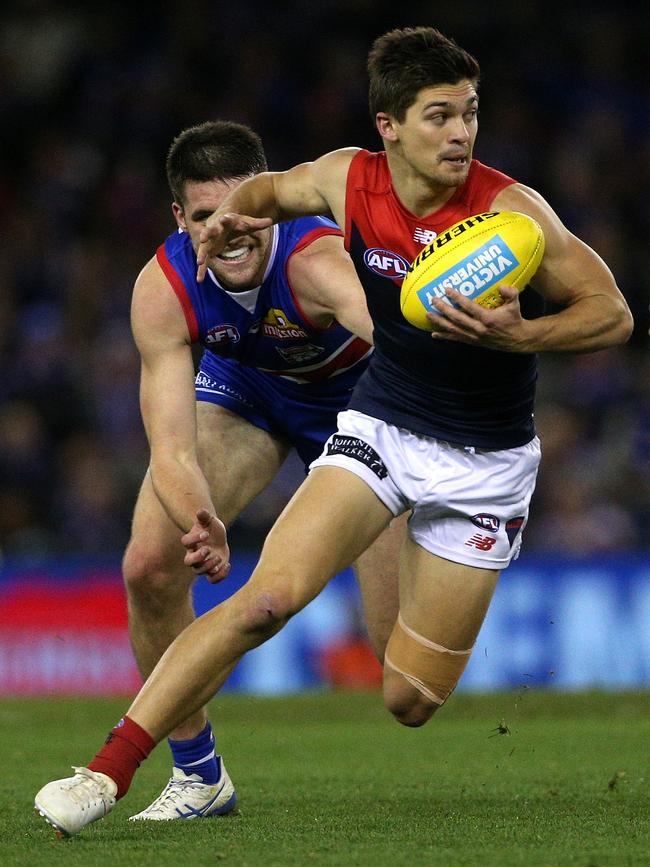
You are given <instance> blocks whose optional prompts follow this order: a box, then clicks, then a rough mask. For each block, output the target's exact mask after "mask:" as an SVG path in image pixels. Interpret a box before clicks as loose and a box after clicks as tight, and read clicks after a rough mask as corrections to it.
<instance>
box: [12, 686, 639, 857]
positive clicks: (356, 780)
mask: <svg viewBox="0 0 650 867" xmlns="http://www.w3.org/2000/svg"><path fill="white" fill-rule="evenodd" d="M127 704H128V702H125V701H117V702H116V701H102V700H94V701H89V700H49V701H43V700H39V701H36V700H35V701H21V700H9V701H4V702H3V703H2V705H0V736H1V740H0V743H1V744H2V758H3V762H2V768H3V774H2V777H1V778H0V786H1V793H2V795H1V802H0V803H1V806H2V809H1V811H0V833H1V835H2V841H3V850H2V857H1V859H0V860H1V862H2V864H3V865H5V867H9V865H12V867H13V865H21V867H22V865H35V867H39V865H48V867H49V865H63V867H76V865H79V867H82V865H83V867H94V865H114V867H121V865H137V867H167V865H174V867H176V865H193V867H194V865H197V867H202V865H221V864H227V865H235V867H248V865H265V867H271V865H300V867H302V865H344V867H348V865H349V867H354V865H372V867H393V865H409V867H415V865H440V867H461V865H471V867H492V865H494V867H510V865H512V867H523V865H526V867H528V865H547V867H561V865H581V867H605V865H608V867H609V865H611V867H625V865H630V867H642V865H650V810H649V807H650V797H649V784H650V768H649V766H648V763H649V755H650V694H648V693H645V694H642V693H636V694H629V693H626V694H618V695H617V694H599V693H595V694H580V695H561V694H553V693H543V692H537V691H534V690H521V691H516V692H513V693H502V694H498V695H493V696H485V697H475V696H469V695H463V694H457V695H455V696H453V697H452V699H450V701H449V704H448V705H447V707H445V708H444V709H443V710H442V711H441V712H440V713H439V714H438V717H437V718H436V719H434V720H433V721H432V722H431V723H430V724H429V725H428V726H426V727H425V728H423V729H417V730H412V729H405V728H402V727H400V726H399V725H397V724H396V723H394V722H392V720H391V719H390V718H389V716H388V714H387V713H386V712H385V711H384V710H383V708H382V705H381V700H380V697H379V696H378V695H374V694H372V695H364V694H349V693H338V694H337V693H331V694H320V693H318V694H310V695H302V696H297V697H291V698H282V699H260V698H257V699H252V698H246V697H231V696H226V697H224V698H222V699H221V698H220V699H218V700H216V701H215V702H213V705H212V707H211V716H212V719H213V722H214V723H215V728H216V730H217V734H218V737H219V744H220V748H221V749H222V750H223V752H224V753H225V755H226V757H227V765H228V769H229V771H230V774H231V776H232V777H233V780H234V782H235V784H236V786H237V789H238V794H239V798H240V804H239V807H238V809H237V810H236V812H235V813H234V814H232V815H230V816H227V817H223V818H216V819H211V820H200V821H194V822H179V823H177V822H173V823H167V824H153V823H146V824H145V823H142V824H141V823H137V824H136V823H128V822H127V821H126V819H127V817H128V816H129V815H130V814H131V813H133V812H137V811H138V810H140V809H141V808H142V807H144V806H145V805H146V804H147V803H148V802H149V800H150V799H152V798H153V797H154V796H155V795H157V794H158V792H159V790H160V788H161V787H162V784H163V783H164V782H165V780H166V778H167V775H168V769H169V759H168V751H167V748H166V747H165V746H162V747H160V748H159V749H158V750H156V751H155V753H154V754H153V755H152V756H151V758H150V759H149V760H148V761H147V762H146V763H145V765H144V766H143V767H142V768H141V770H140V771H139V773H138V775H137V778H136V780H135V782H134V785H133V787H132V789H131V791H130V793H129V795H128V796H127V798H126V799H125V801H123V802H121V803H120V804H119V805H118V807H117V808H116V810H115V811H114V812H113V813H112V814H111V815H110V816H109V817H108V818H107V819H106V820H104V821H102V822H98V823H96V824H95V825H92V826H90V827H89V828H87V829H86V830H85V831H83V832H82V833H81V834H80V835H79V836H78V837H74V838H73V839H71V840H68V841H59V840H56V839H55V838H54V836H53V835H52V832H51V829H50V828H49V826H47V825H45V823H43V821H42V820H41V819H40V818H37V817H36V815H35V814H34V813H33V812H32V803H33V797H34V794H35V792H36V791H37V789H38V788H39V787H40V786H41V785H42V784H43V783H45V782H47V781H48V780H50V779H54V778H57V777H62V776H67V775H68V768H69V766H70V765H71V764H72V763H80V764H83V763H85V762H86V761H88V760H89V758H90V756H91V755H92V754H93V753H94V752H95V751H96V749H97V748H98V747H99V745H100V743H101V741H102V739H103V735H104V733H105V732H106V731H107V730H108V729H109V728H110V727H111V725H112V724H113V723H114V721H115V720H116V719H117V718H118V717H119V715H120V714H121V712H122V711H123V710H124V709H125V707H126V706H127Z"/></svg>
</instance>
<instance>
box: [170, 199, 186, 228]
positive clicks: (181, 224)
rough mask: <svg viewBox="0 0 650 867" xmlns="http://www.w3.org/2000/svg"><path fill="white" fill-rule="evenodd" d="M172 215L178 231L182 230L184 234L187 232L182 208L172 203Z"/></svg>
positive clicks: (176, 203)
mask: <svg viewBox="0 0 650 867" xmlns="http://www.w3.org/2000/svg"><path fill="white" fill-rule="evenodd" d="M172 214H173V215H174V219H175V220H176V225H177V226H178V228H179V229H182V230H183V231H184V232H187V223H186V222H185V212H184V211H183V206H182V205H179V204H178V202H172Z"/></svg>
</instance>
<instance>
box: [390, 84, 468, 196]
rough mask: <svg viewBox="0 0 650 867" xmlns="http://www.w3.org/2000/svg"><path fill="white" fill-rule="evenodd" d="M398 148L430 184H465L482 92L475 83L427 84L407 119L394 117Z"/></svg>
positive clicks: (410, 164)
mask: <svg viewBox="0 0 650 867" xmlns="http://www.w3.org/2000/svg"><path fill="white" fill-rule="evenodd" d="M393 131H394V134H395V145H394V146H395V147H396V148H397V149H398V151H399V152H400V155H401V156H402V158H403V160H404V161H405V162H406V164H408V166H409V167H410V169H411V170H412V171H413V172H414V173H415V174H417V175H420V176H422V177H423V178H424V179H425V180H426V181H427V182H428V183H429V184H431V185H433V186H439V187H455V186H459V185H460V184H463V183H464V182H465V180H466V179H467V175H468V172H469V168H470V163H471V160H472V152H473V150H474V142H475V141H476V133H477V132H478V95H477V92H476V87H475V84H474V82H471V81H468V80H463V81H460V82H458V83H457V84H440V85H436V86H435V87H425V88H423V89H422V90H421V91H420V92H419V93H418V95H417V97H416V100H415V102H414V103H413V105H411V106H410V107H409V108H408V110H407V112H406V116H405V117H404V120H403V121H402V122H401V123H400V122H398V121H396V120H394V119H393Z"/></svg>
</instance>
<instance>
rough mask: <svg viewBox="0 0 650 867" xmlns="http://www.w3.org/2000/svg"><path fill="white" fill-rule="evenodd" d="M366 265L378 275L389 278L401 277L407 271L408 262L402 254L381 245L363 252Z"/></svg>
mask: <svg viewBox="0 0 650 867" xmlns="http://www.w3.org/2000/svg"><path fill="white" fill-rule="evenodd" d="M363 261H364V262H365V263H366V267H367V268H370V270H371V271H374V272H375V274H379V276H380V277H388V278H389V279H391V280H394V279H395V278H397V279H400V280H401V279H403V278H404V277H405V276H406V272H407V271H408V267H409V263H408V262H407V261H406V259H404V258H403V257H402V256H398V254H397V253H393V252H392V251H391V250H384V249H383V248H382V247H373V248H372V249H371V250H366V252H365V253H364V254H363Z"/></svg>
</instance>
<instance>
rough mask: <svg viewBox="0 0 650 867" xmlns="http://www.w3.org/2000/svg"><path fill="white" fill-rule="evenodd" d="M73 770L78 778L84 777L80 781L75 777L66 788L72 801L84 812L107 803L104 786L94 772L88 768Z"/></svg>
mask: <svg viewBox="0 0 650 867" xmlns="http://www.w3.org/2000/svg"><path fill="white" fill-rule="evenodd" d="M72 770H73V771H74V772H75V774H76V775H77V777H83V779H81V780H80V779H76V778H74V777H73V779H72V780H70V782H69V783H66V785H65V786H64V788H65V789H66V791H67V792H68V796H69V797H70V799H71V800H72V801H74V802H75V803H76V804H78V806H79V807H81V809H82V810H85V809H87V808H88V807H91V806H94V805H95V804H97V803H98V802H101V803H105V801H104V796H105V792H104V791H103V787H102V784H101V782H100V781H99V780H98V779H97V778H96V777H95V775H94V774H93V772H92V771H90V770H88V768H73V769H72Z"/></svg>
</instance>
